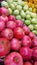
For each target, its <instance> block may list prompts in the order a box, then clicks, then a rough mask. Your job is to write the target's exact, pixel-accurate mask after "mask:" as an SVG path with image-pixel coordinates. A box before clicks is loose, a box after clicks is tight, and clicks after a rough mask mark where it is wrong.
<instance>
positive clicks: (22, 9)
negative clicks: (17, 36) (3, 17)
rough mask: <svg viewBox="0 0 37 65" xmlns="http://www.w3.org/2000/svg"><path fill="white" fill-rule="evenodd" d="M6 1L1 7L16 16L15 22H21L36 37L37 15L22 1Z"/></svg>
mask: <svg viewBox="0 0 37 65" xmlns="http://www.w3.org/2000/svg"><path fill="white" fill-rule="evenodd" d="M6 1H7V2H5V1H3V2H2V3H1V5H2V6H4V7H6V8H8V10H9V12H10V14H13V15H14V16H16V19H17V20H22V21H23V22H24V24H26V25H27V26H28V27H29V28H30V30H31V31H32V32H34V33H35V34H36V35H37V14H36V13H33V12H32V8H31V7H29V6H28V4H26V2H24V1H22V0H20V1H19V0H6ZM1 12H2V10H1ZM8 14H9V13H8Z"/></svg>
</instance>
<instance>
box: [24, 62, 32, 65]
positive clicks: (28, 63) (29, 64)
mask: <svg viewBox="0 0 37 65" xmlns="http://www.w3.org/2000/svg"><path fill="white" fill-rule="evenodd" d="M24 65H32V63H30V62H24Z"/></svg>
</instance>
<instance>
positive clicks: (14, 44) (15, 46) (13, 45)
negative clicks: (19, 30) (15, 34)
mask: <svg viewBox="0 0 37 65" xmlns="http://www.w3.org/2000/svg"><path fill="white" fill-rule="evenodd" d="M20 47H21V41H19V40H18V39H16V38H13V39H12V40H11V49H12V50H16V51H17V50H19V49H20Z"/></svg>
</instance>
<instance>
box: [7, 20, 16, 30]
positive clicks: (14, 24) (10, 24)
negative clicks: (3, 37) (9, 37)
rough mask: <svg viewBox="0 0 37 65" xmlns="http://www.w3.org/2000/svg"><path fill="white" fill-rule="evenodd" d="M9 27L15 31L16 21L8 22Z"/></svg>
mask: <svg viewBox="0 0 37 65" xmlns="http://www.w3.org/2000/svg"><path fill="white" fill-rule="evenodd" d="M7 27H8V28H11V29H14V28H15V27H16V23H15V22H14V21H8V22H7Z"/></svg>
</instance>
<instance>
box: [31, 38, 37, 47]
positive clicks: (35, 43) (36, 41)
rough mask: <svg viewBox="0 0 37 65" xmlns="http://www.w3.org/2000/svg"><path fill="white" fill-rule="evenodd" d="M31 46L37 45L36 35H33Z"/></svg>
mask: <svg viewBox="0 0 37 65" xmlns="http://www.w3.org/2000/svg"><path fill="white" fill-rule="evenodd" d="M32 42H33V43H32V46H33V47H37V37H34V39H33V40H32Z"/></svg>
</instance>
